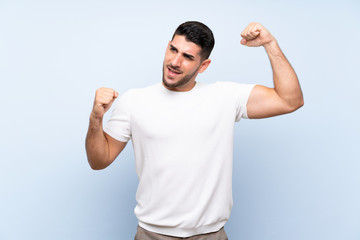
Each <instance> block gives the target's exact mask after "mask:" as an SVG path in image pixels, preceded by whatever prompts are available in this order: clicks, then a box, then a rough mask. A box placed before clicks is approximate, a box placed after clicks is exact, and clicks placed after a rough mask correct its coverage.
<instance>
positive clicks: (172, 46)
mask: <svg viewBox="0 0 360 240" xmlns="http://www.w3.org/2000/svg"><path fill="white" fill-rule="evenodd" d="M170 48H172V49H174V50H176V51H179V50H178V49H177V48H176V47H174V45H172V44H170ZM183 55H184V57H187V58H190V59H191V60H194V59H195V57H194V56H193V55H191V54H189V53H183Z"/></svg>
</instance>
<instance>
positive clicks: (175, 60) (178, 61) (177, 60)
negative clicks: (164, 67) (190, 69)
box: [171, 54, 181, 68]
mask: <svg viewBox="0 0 360 240" xmlns="http://www.w3.org/2000/svg"><path fill="white" fill-rule="evenodd" d="M171 65H172V66H173V67H176V68H179V67H181V55H180V54H177V55H176V56H174V58H173V60H172V61H171Z"/></svg>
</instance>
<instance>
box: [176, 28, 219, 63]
mask: <svg viewBox="0 0 360 240" xmlns="http://www.w3.org/2000/svg"><path fill="white" fill-rule="evenodd" d="M175 35H180V36H185V39H186V40H188V41H190V42H193V43H195V44H197V45H199V46H200V47H201V52H200V55H201V57H202V59H203V60H204V59H207V58H209V56H210V53H211V51H212V49H213V48H214V45H215V39H214V35H213V33H212V31H211V30H210V28H208V27H207V26H206V25H205V24H203V23H201V22H196V21H189V22H184V23H183V24H181V25H180V26H179V27H178V28H177V29H176V30H175V33H174V35H173V37H172V40H173V39H174V37H175Z"/></svg>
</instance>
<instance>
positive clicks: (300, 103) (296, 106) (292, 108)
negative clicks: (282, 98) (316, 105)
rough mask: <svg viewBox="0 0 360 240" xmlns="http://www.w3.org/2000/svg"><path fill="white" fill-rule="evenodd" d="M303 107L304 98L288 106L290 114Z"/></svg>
mask: <svg viewBox="0 0 360 240" xmlns="http://www.w3.org/2000/svg"><path fill="white" fill-rule="evenodd" d="M302 106H304V98H301V99H299V100H298V101H296V102H295V103H292V104H291V106H290V112H294V111H296V110H298V109H299V108H301V107H302Z"/></svg>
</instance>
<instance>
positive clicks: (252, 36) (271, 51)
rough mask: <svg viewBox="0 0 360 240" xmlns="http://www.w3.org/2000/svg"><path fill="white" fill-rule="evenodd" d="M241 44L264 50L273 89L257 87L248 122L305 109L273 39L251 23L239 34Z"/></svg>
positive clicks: (293, 75)
mask: <svg viewBox="0 0 360 240" xmlns="http://www.w3.org/2000/svg"><path fill="white" fill-rule="evenodd" d="M241 37H243V39H242V40H241V44H243V45H246V46H248V47H260V46H263V47H264V48H265V50H266V53H267V55H268V57H269V59H270V63H271V68H272V71H273V80H274V88H269V87H265V86H261V85H256V86H255V87H254V89H253V90H252V92H251V94H250V96H249V100H248V103H247V113H248V117H249V118H266V117H273V116H277V115H281V114H285V113H290V112H293V111H295V110H297V109H298V108H300V107H302V106H303V105H304V99H303V94H302V91H301V87H300V84H299V80H298V78H297V76H296V73H295V71H294V69H293V68H292V66H291V65H290V63H289V61H288V60H287V59H286V57H285V55H284V54H283V52H282V51H281V49H280V47H279V45H278V43H277V41H276V39H275V38H274V37H273V36H272V35H271V34H270V32H269V31H268V30H267V29H266V28H264V27H263V26H262V25H261V24H260V23H250V24H249V25H248V26H247V27H246V28H245V30H244V31H243V32H242V33H241Z"/></svg>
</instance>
